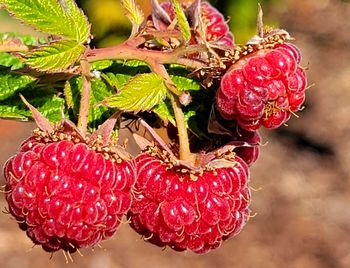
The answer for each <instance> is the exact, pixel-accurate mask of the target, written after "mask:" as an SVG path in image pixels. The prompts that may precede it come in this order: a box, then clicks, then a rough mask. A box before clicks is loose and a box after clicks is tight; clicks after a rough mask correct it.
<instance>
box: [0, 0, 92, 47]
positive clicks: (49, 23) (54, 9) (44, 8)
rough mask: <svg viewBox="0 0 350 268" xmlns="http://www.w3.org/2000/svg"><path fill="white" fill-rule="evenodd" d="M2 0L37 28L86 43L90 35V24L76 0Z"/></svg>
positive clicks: (12, 12) (15, 13)
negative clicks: (61, 2) (62, 0)
mask: <svg viewBox="0 0 350 268" xmlns="http://www.w3.org/2000/svg"><path fill="white" fill-rule="evenodd" d="M64 3H65V4H64V5H61V4H60V3H59V2H58V1H57V0H31V1H28V0H26V1H23V0H0V4H3V5H4V6H5V8H6V9H7V10H8V11H9V12H10V14H12V15H13V16H15V17H17V18H18V19H20V20H22V21H23V22H24V23H26V24H28V25H31V26H33V27H35V28H36V29H38V30H40V31H42V32H45V33H49V34H53V35H57V36H61V37H65V38H67V39H71V40H75V41H77V42H78V43H84V42H85V41H87V40H88V38H89V36H90V26H89V23H88V21H87V19H86V17H85V16H84V14H83V12H82V11H81V10H80V9H79V8H78V7H77V5H76V4H75V2H74V0H65V2H64Z"/></svg>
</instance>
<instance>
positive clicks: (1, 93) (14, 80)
mask: <svg viewBox="0 0 350 268" xmlns="http://www.w3.org/2000/svg"><path fill="white" fill-rule="evenodd" d="M34 81H35V79H34V78H33V77H30V76H26V75H20V74H14V73H10V72H5V71H0V101H2V100H5V99H7V98H9V97H11V96H13V95H15V94H16V93H17V92H18V91H20V90H23V89H25V88H26V87H27V86H29V85H30V84H31V83H33V82H34Z"/></svg>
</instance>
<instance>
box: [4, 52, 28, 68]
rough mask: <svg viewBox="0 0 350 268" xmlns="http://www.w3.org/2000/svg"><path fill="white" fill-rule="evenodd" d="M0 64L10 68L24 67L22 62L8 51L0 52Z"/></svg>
mask: <svg viewBox="0 0 350 268" xmlns="http://www.w3.org/2000/svg"><path fill="white" fill-rule="evenodd" d="M0 66H3V67H9V68H11V70H18V69H21V68H23V67H24V64H23V62H21V60H20V59H19V58H17V57H16V56H13V55H11V54H9V53H5V52H2V53H0Z"/></svg>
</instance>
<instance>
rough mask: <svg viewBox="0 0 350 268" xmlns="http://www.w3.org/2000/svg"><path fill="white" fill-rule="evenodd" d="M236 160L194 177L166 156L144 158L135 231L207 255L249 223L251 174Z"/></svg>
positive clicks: (138, 161)
mask: <svg viewBox="0 0 350 268" xmlns="http://www.w3.org/2000/svg"><path fill="white" fill-rule="evenodd" d="M230 157H231V158H230V159H229V160H224V161H226V164H227V166H230V167H221V168H209V169H203V170H202V172H201V173H197V174H195V175H194V174H192V173H191V171H189V170H188V169H186V168H185V169H181V168H176V167H174V166H172V165H171V164H170V163H169V160H168V159H166V157H164V156H160V155H155V154H152V153H143V154H141V155H139V156H138V157H137V158H136V159H135V162H136V167H137V171H138V174H137V181H136V184H135V196H134V200H133V204H132V206H131V209H130V211H129V214H128V216H129V217H130V220H131V226H132V228H133V229H135V230H136V231H137V232H138V233H140V234H142V235H143V236H144V237H145V239H146V241H148V242H150V243H152V244H155V245H157V246H160V247H163V246H170V247H171V248H172V249H174V250H177V251H183V250H186V249H189V250H192V251H193V252H195V253H206V252H208V251H210V250H212V249H215V248H217V247H219V246H220V245H221V243H222V242H223V241H224V240H226V239H228V238H229V237H232V236H234V235H236V234H238V233H239V232H240V231H241V230H242V228H243V226H244V225H245V224H246V222H247V220H248V214H249V209H248V205H249V203H250V190H249V188H248V178H249V172H248V166H247V164H246V163H245V162H244V161H243V160H242V159H241V158H239V157H237V156H235V155H234V154H233V155H231V156H230ZM217 160H218V159H215V160H214V161H213V162H215V161H217ZM213 162H212V163H213ZM228 164H229V165H228Z"/></svg>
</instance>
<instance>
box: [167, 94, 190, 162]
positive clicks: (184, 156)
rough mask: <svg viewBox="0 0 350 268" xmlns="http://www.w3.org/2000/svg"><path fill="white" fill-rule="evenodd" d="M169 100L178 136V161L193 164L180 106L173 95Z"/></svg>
mask: <svg viewBox="0 0 350 268" xmlns="http://www.w3.org/2000/svg"><path fill="white" fill-rule="evenodd" d="M170 100H171V105H172V107H173V110H174V114H175V120H176V127H177V131H178V135H179V143H180V152H179V158H180V160H183V161H186V162H189V163H191V164H193V163H194V160H195V159H194V155H193V154H192V153H191V150H190V142H189V139H188V132H187V126H186V122H185V117H184V114H183V111H182V109H181V104H180V102H179V100H178V98H176V97H175V96H173V95H171V96H170Z"/></svg>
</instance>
